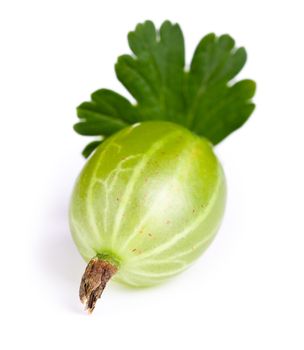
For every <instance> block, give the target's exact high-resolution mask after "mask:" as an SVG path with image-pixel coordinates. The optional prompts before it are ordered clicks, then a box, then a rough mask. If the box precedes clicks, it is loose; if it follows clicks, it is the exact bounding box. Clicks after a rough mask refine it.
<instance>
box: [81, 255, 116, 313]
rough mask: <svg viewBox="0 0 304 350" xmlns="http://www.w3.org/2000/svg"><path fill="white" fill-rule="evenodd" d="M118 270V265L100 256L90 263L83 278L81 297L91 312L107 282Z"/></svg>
mask: <svg viewBox="0 0 304 350" xmlns="http://www.w3.org/2000/svg"><path fill="white" fill-rule="evenodd" d="M116 272H117V267H116V266H114V265H113V264H111V263H109V262H108V261H105V260H101V259H99V258H98V257H95V258H93V259H91V260H90V262H89V263H88V265H87V267H86V270H85V272H84V274H83V276H82V279H81V284H80V289H79V297H80V300H81V302H82V303H83V304H84V305H85V308H86V310H88V312H89V313H92V311H93V310H94V308H95V305H96V302H97V300H98V299H99V298H100V296H101V294H102V292H103V290H104V288H105V286H106V284H107V282H108V281H109V279H110V278H111V277H112V276H113V275H114V274H115V273H116Z"/></svg>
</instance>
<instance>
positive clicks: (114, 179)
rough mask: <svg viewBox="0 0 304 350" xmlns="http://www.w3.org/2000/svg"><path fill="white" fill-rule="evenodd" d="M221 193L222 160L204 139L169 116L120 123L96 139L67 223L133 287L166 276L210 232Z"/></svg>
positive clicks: (86, 249)
mask: <svg viewBox="0 0 304 350" xmlns="http://www.w3.org/2000/svg"><path fill="white" fill-rule="evenodd" d="M225 200H226V184H225V176H224V173H223V170H222V167H221V165H220V163H219V161H218V159H217V157H216V156H215V154H214V153H213V147H212V145H211V144H210V143H209V141H208V140H206V139H202V138H200V137H198V136H196V135H194V134H193V133H191V132H190V131H189V130H187V129H185V128H183V127H181V126H179V125H176V124H173V123H169V122H162V121H149V122H143V123H140V124H135V125H133V126H131V127H128V128H126V129H123V130H122V131H120V132H118V133H117V134H115V135H113V136H112V137H110V138H108V139H107V140H106V141H105V142H104V143H103V144H101V145H100V146H99V147H98V148H97V150H96V151H95V153H94V154H93V155H92V157H91V158H90V159H89V160H88V162H87V163H86V165H85V167H84V168H83V170H82V172H81V173H80V175H79V177H78V179H77V182H76V184H75V188H74V191H73V194H72V200H71V205H70V227H71V231H72V235H73V239H74V241H75V243H76V245H77V247H78V250H79V252H80V254H81V255H82V256H83V258H84V259H85V260H86V261H87V262H88V261H89V260H90V259H92V258H93V257H94V256H96V255H98V256H100V257H101V258H102V259H105V260H108V261H110V262H113V263H114V264H115V265H117V266H118V272H117V273H116V275H115V276H114V279H115V280H117V281H119V282H122V283H125V284H128V285H132V286H137V287H144V286H150V285H154V284H158V283H160V282H163V281H165V280H166V279H168V278H169V277H172V276H174V275H176V274H178V273H180V272H182V271H184V270H185V269H186V268H187V267H189V265H190V264H191V263H192V262H193V261H195V260H196V259H197V258H198V257H199V256H200V255H201V254H202V253H203V251H204V250H205V249H206V248H207V247H208V246H209V244H210V243H211V241H212V240H213V238H214V236H215V234H216V232H217V231H218V228H219V226H220V223H221V219H222V216H223V213H224V207H225Z"/></svg>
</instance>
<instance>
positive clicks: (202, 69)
mask: <svg viewBox="0 0 304 350" xmlns="http://www.w3.org/2000/svg"><path fill="white" fill-rule="evenodd" d="M128 42H129V46H130V48H131V50H132V52H133V54H134V55H133V56H131V55H123V56H120V57H119V58H118V61H117V63H116V65H115V71H116V75H117V77H118V79H119V80H120V82H121V83H122V84H123V85H124V86H125V87H126V89H127V90H128V91H129V92H130V94H131V95H132V96H133V97H134V98H135V100H136V101H137V104H136V105H132V104H131V103H130V102H129V101H128V100H127V99H126V98H124V97H123V96H121V95H119V94H117V93H116V92H113V91H111V90H106V89H102V90H98V91H96V92H94V93H93V94H92V96H91V101H90V102H84V103H82V104H81V105H80V106H79V107H78V108H77V115H78V117H79V118H80V119H81V122H79V123H77V124H76V125H75V126H74V129H75V131H76V132H78V133H79V134H81V135H99V136H103V137H104V138H106V137H107V136H109V135H111V134H113V133H115V132H116V131H118V130H120V129H122V128H124V127H126V126H127V125H131V124H134V123H137V122H141V121H146V120H167V121H171V122H175V123H178V124H181V125H183V126H185V127H187V128H188V129H190V130H192V131H193V132H194V133H196V134H198V135H200V136H203V137H206V138H208V139H209V140H210V141H211V142H212V143H213V144H214V145H216V144H217V143H219V142H220V141H222V140H223V139H224V138H225V137H226V136H228V135H229V134H230V133H232V132H233V131H234V130H236V129H238V128H239V127H240V126H242V125H243V124H244V123H245V122H246V120H247V119H248V118H249V116H250V114H251V113H252V112H253V110H254V104H253V103H252V102H251V99H252V97H253V96H254V93H255V83H254V82H253V81H252V80H241V81H239V82H236V83H235V82H233V83H231V80H232V79H233V78H234V77H235V76H236V75H237V74H238V73H239V72H240V70H241V69H242V68H243V66H244V64H245V62H246V51H245V49H244V48H238V49H236V48H235V42H234V40H233V39H232V38H231V37H230V36H229V35H222V36H219V37H217V36H215V34H208V35H206V36H205V37H204V38H203V39H202V40H201V41H200V42H199V44H198V46H197V48H196V50H195V52H194V55H193V58H192V62H191V65H190V68H189V71H187V70H186V69H185V47H184V38H183V34H182V31H181V29H180V27H179V25H178V24H171V23H170V22H169V21H165V22H164V23H163V24H162V26H161V28H160V30H159V31H157V30H156V29H155V26H154V24H153V23H152V22H151V21H146V22H144V23H142V24H138V25H137V26H136V29H135V31H133V32H131V33H129V35H128ZM100 143H101V141H98V142H93V143H91V144H89V145H88V146H87V147H86V148H85V150H84V152H83V154H84V155H85V156H88V155H89V154H90V153H91V152H92V151H93V150H94V148H95V147H97V146H98V145H99V144H100Z"/></svg>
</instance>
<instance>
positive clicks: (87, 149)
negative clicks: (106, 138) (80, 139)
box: [82, 140, 103, 158]
mask: <svg viewBox="0 0 304 350" xmlns="http://www.w3.org/2000/svg"><path fill="white" fill-rule="evenodd" d="M102 141H103V140H100V141H93V142H90V143H89V144H87V145H86V146H85V148H84V149H83V151H82V155H83V156H84V157H85V158H88V157H89V156H90V155H91V154H92V153H93V151H95V149H96V148H97V147H98V146H99V145H100V144H101V143H102Z"/></svg>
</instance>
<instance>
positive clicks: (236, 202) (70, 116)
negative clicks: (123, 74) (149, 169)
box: [0, 0, 304, 350]
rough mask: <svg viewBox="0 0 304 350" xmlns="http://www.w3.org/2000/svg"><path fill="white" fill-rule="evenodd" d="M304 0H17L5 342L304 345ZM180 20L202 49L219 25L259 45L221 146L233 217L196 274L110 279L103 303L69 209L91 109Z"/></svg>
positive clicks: (6, 206) (10, 77)
mask: <svg viewBox="0 0 304 350" xmlns="http://www.w3.org/2000/svg"><path fill="white" fill-rule="evenodd" d="M301 3H303V2H302V1H300V0H299V1H292V0H289V1H278V0H276V1H260V2H259V1H244V0H240V1H232V0H230V1H226V0H225V1H190V0H187V1H160V2H157V1H143V0H138V1H135V0H125V1H114V0H112V1H101V0H100V1H88V0H86V1H76V0H74V1H62V0H61V1H54V0H53V1H41V0H40V1H30V0H28V1H13V0H11V1H8V0H7V1H1V5H0V36H1V40H0V51H1V54H0V62H1V63H0V89H1V91H0V96H1V97H0V98H1V104H0V114H1V120H0V126H1V127H0V130H1V135H0V142H1V164H2V165H1V171H0V176H1V182H0V186H1V188H0V201H1V228H0V240H1V254H0V258H1V278H0V285H1V286H0V288H1V289H0V293H1V300H2V305H1V312H0V321H1V337H0V347H1V349H27V348H29V349H147V350H149V349H208V350H215V349H216V350H223V349H225V350H226V349H231V350H238V349H240V350H244V349H246V350H251V349H254V350H256V349H267V350H268V349H276V350H280V349H293V350H298V349H299V350H300V349H301V350H303V348H304V224H303V217H304V205H303V198H304V187H303V179H304V165H303V161H304V156H303V154H304V115H303V112H304V108H303V101H304V86H303V81H304V79H303V78H304V69H303V64H304V49H303V47H304V41H303V34H304V30H303V29H304V28H303V26H304V25H303V9H302V8H301ZM145 19H152V20H154V21H155V23H156V24H157V25H158V26H159V24H160V23H161V22H162V21H163V20H165V19H170V20H172V21H176V22H179V23H180V24H181V26H182V28H183V31H184V35H185V38H186V47H187V58H188V62H189V59H190V56H191V55H192V52H193V49H194V47H195V45H196V43H197V42H198V40H199V39H200V38H201V37H202V36H203V35H204V34H206V33H208V32H210V31H214V32H216V33H217V34H221V33H226V32H227V33H229V34H231V35H232V36H233V37H234V38H235V39H236V41H237V44H238V45H244V46H245V47H246V48H247V51H248V55H249V59H248V63H247V65H246V67H245V69H244V71H243V72H242V73H241V77H248V78H253V79H255V80H256V81H257V85H258V90H257V95H256V98H255V101H256V103H257V109H256V111H255V113H254V115H253V116H252V118H251V120H250V121H249V122H248V123H247V124H246V126H244V127H243V128H242V129H241V130H239V131H238V132H237V133H235V134H233V135H231V136H230V137H229V138H227V139H226V140H225V141H224V142H223V143H222V144H221V145H219V146H218V147H217V148H216V153H217V154H218V156H219V158H220V159H221V161H222V163H223V166H224V169H225V172H226V175H227V181H228V189H229V198H228V205H227V210H226V215H225V219H224V222H223V226H222V228H221V230H220V232H219V234H218V236H217V239H216V240H215V241H214V243H213V245H212V246H211V247H210V248H209V250H208V251H207V252H206V253H205V255H204V256H203V257H202V258H201V259H200V260H199V261H198V262H197V263H196V264H195V265H194V266H193V267H192V268H191V269H190V270H188V271H187V272H185V273H184V274H182V275H180V277H177V278H175V279H173V280H172V281H170V282H169V283H167V284H165V285H162V286H159V287H157V288H152V289H145V290H132V289H127V288H124V287H123V286H120V285H116V284H114V283H112V284H110V285H109V286H108V287H107V289H106V291H105V293H104V295H103V297H102V300H100V301H99V304H98V306H97V309H96V310H95V312H94V314H93V315H92V316H88V315H87V314H85V313H84V312H83V310H82V306H81V304H80V302H79V300H78V286H79V282H80V277H81V274H82V272H83V270H84V268H85V263H84V262H83V261H82V259H81V257H80V255H79V254H78V252H77V251H76V249H75V247H74V244H73V242H72V240H71V237H70V234H69V228H68V223H67V208H68V201H69V196H70V193H71V189H72V186H73V183H74V180H75V178H76V176H77V174H78V173H79V171H80V169H81V167H82V166H83V164H84V159H83V158H82V157H81V155H80V151H81V149H82V147H83V146H84V145H85V143H86V141H87V140H85V138H83V137H80V136H78V135H76V134H75V133H74V132H73V130H72V125H73V123H75V122H76V115H75V107H76V106H77V105H78V104H79V103H80V102H82V101H83V100H86V99H88V98H89V94H90V93H91V92H93V91H94V90H96V89H98V88H101V87H108V88H113V89H116V90H118V91H120V92H123V93H125V92H124V90H123V88H122V87H121V86H120V85H119V83H118V82H117V81H116V78H115V75H114V70H113V65H114V62H115V60H116V57H117V56H118V55H119V54H122V53H127V52H129V50H128V46H127V41H126V34H127V32H128V31H129V30H131V29H133V28H134V26H135V24H136V23H138V22H140V21H143V20H145Z"/></svg>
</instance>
